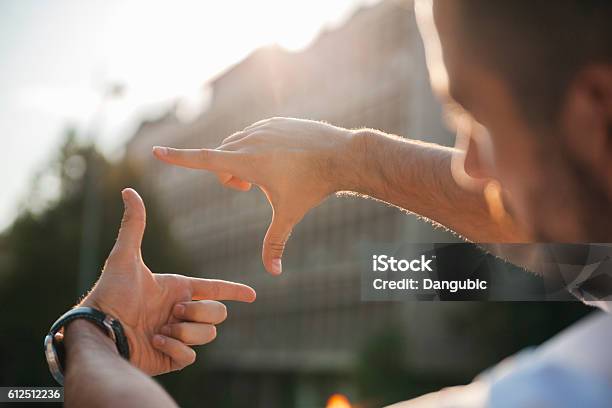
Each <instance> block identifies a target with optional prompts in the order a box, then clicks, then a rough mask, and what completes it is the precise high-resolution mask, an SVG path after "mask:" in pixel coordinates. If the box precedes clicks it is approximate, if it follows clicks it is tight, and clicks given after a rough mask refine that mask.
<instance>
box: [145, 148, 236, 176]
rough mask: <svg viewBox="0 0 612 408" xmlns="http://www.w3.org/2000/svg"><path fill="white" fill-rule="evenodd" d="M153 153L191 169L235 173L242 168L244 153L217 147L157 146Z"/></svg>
mask: <svg viewBox="0 0 612 408" xmlns="http://www.w3.org/2000/svg"><path fill="white" fill-rule="evenodd" d="M153 154H154V155H155V157H157V158H158V159H159V160H161V161H164V162H166V163H170V164H174V165H176V166H182V167H188V168H190V169H200V170H210V171H214V172H225V173H232V174H233V173H235V172H239V171H240V170H241V169H242V163H243V161H242V160H241V158H242V155H241V153H238V152H233V151H225V150H216V149H174V148H171V147H162V146H155V147H154V148H153Z"/></svg>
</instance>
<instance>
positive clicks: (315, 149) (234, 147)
mask: <svg viewBox="0 0 612 408" xmlns="http://www.w3.org/2000/svg"><path fill="white" fill-rule="evenodd" d="M352 136H353V133H352V132H351V131H349V130H347V129H343V128H339V127H336V126H332V125H328V124H325V123H321V122H315V121H312V120H301V119H290V118H272V119H266V120H262V121H260V122H257V123H255V124H253V125H251V126H249V127H247V128H245V129H244V130H243V131H241V132H237V133H234V134H233V135H231V136H230V137H228V138H226V139H225V140H224V141H223V143H222V144H221V146H219V147H218V148H217V149H214V150H213V149H172V148H166V147H155V148H154V149H153V152H154V154H155V156H156V157H157V158H158V159H160V160H162V161H165V162H167V163H171V164H175V165H178V166H183V167H189V168H194V169H204V170H209V171H213V172H215V173H217V175H218V177H219V181H220V182H221V183H222V184H223V185H225V186H227V187H230V188H234V189H236V190H240V191H247V190H249V189H250V188H251V184H256V185H257V186H259V187H260V188H261V190H262V191H263V192H264V193H265V195H266V197H267V198H268V201H269V202H270V205H271V206H272V222H271V224H270V226H269V228H268V231H267V233H266V236H265V238H264V243H263V250H262V260H263V263H264V266H265V268H266V270H267V271H268V272H270V273H272V274H275V275H278V274H280V273H281V272H282V262H281V258H282V255H283V250H284V249H285V244H286V242H287V239H288V238H289V235H290V234H291V230H292V229H293V226H294V225H295V224H297V223H298V222H300V220H301V219H302V218H303V217H304V215H305V214H306V213H307V212H308V211H309V210H310V209H311V208H313V207H315V206H317V205H318V204H319V203H321V201H323V200H324V199H325V198H326V197H327V196H328V195H330V194H332V193H334V192H336V191H339V190H344V189H351V182H350V180H351V178H352V175H351V174H350V173H349V172H348V170H349V168H350V167H352V166H353V165H354V163H355V161H356V158H355V154H353V151H354V149H353V143H352V141H353V139H354V138H353V137H352Z"/></svg>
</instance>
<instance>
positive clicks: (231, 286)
mask: <svg viewBox="0 0 612 408" xmlns="http://www.w3.org/2000/svg"><path fill="white" fill-rule="evenodd" d="M189 282H190V283H191V291H192V297H193V299H194V300H205V299H208V300H236V301H238V302H248V303H251V302H253V301H254V300H255V297H256V294H255V290H253V288H252V287H250V286H247V285H243V284H242V283H236V282H228V281H224V280H218V279H202V278H189Z"/></svg>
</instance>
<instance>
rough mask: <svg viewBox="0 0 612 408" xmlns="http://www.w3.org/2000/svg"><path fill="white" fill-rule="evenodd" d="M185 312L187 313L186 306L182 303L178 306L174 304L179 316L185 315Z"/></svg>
mask: <svg viewBox="0 0 612 408" xmlns="http://www.w3.org/2000/svg"><path fill="white" fill-rule="evenodd" d="M183 313H185V306H184V305H181V304H180V303H179V304H178V305H176V306H174V314H175V315H177V316H183Z"/></svg>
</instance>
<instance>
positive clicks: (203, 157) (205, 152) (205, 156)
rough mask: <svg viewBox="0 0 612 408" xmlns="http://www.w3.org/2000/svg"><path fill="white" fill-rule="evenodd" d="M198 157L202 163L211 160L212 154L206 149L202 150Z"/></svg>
mask: <svg viewBox="0 0 612 408" xmlns="http://www.w3.org/2000/svg"><path fill="white" fill-rule="evenodd" d="M198 157H199V159H200V160H202V161H206V160H208V159H209V158H210V152H209V151H208V150H205V149H200V150H199V151H198Z"/></svg>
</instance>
